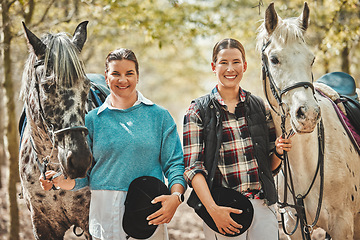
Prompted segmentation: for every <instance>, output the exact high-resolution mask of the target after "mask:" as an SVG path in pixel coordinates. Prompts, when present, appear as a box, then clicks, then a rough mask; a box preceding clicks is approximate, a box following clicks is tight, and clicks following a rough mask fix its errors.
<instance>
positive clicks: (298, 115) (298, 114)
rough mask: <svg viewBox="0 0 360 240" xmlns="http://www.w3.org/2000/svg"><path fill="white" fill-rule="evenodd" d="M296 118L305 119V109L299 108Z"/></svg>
mask: <svg viewBox="0 0 360 240" xmlns="http://www.w3.org/2000/svg"><path fill="white" fill-rule="evenodd" d="M296 118H297V119H305V113H304V107H299V109H298V110H297V111H296Z"/></svg>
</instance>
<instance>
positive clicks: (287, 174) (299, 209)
mask: <svg viewBox="0 0 360 240" xmlns="http://www.w3.org/2000/svg"><path fill="white" fill-rule="evenodd" d="M270 43H271V39H270V40H268V41H267V42H266V43H265V44H264V45H263V47H262V49H261V52H262V62H263V66H262V73H263V84H264V89H265V96H266V100H267V102H268V103H269V105H270V107H271V108H272V110H273V111H274V112H275V113H276V114H277V115H278V116H280V117H281V131H282V137H283V138H288V137H289V136H290V135H292V134H293V133H292V132H291V131H293V130H292V129H291V130H290V133H289V134H287V133H286V126H285V122H286V116H287V113H286V112H285V109H284V106H283V102H282V96H283V95H284V94H285V93H287V92H288V91H290V90H293V89H295V88H299V87H304V88H305V89H307V88H308V87H310V88H311V89H312V92H313V94H314V86H313V84H312V83H310V82H298V83H295V84H293V85H290V86H288V87H285V88H284V89H283V90H281V89H280V88H279V87H278V86H277V85H276V83H275V81H274V79H273V77H272V75H271V73H270V71H269V66H268V58H267V56H266V55H265V49H266V48H267V47H268V46H269V45H270ZM311 76H312V81H313V80H314V77H313V74H312V75H311ZM266 79H269V87H270V90H271V92H272V95H273V97H274V98H275V100H276V101H277V103H278V105H279V109H280V111H276V110H275V108H274V106H273V105H272V104H271V103H270V100H269V96H268V92H267V87H266ZM318 145H319V146H318V148H319V154H318V164H317V168H316V172H315V175H314V178H313V180H312V182H311V184H310V186H309V188H308V190H307V191H306V193H305V194H304V195H301V194H298V195H296V193H295V188H294V183H293V178H292V175H291V168H290V162H289V159H288V155H287V152H286V151H284V159H283V162H284V178H285V181H284V201H283V202H282V203H281V202H278V204H279V205H280V206H279V207H280V210H279V212H280V214H281V221H282V225H283V230H284V232H285V234H287V235H292V234H294V233H295V231H296V229H297V227H298V224H299V222H300V225H301V234H302V238H303V239H306V240H310V239H311V236H310V234H311V232H312V230H313V227H314V226H315V225H316V223H317V222H318V220H319V216H320V210H321V205H322V198H323V191H324V187H323V186H324V148H325V145H324V127H323V123H322V120H320V123H319V124H318ZM319 170H320V194H319V200H318V207H317V210H316V215H315V219H314V221H313V223H312V224H311V225H308V223H307V219H306V212H305V205H304V199H305V198H306V196H307V195H308V194H309V192H310V191H311V189H312V187H313V185H314V183H315V180H316V178H317V175H318V173H319ZM288 180H289V181H290V183H288ZM288 188H289V190H290V193H291V195H292V198H293V201H294V205H291V204H289V203H287V194H288V192H287V190H288ZM285 207H291V208H294V209H295V210H296V213H297V220H296V224H295V227H294V229H293V230H292V231H291V232H290V233H289V232H288V231H287V230H286V227H285V224H284V223H285V222H284V213H285V209H284V208H285Z"/></svg>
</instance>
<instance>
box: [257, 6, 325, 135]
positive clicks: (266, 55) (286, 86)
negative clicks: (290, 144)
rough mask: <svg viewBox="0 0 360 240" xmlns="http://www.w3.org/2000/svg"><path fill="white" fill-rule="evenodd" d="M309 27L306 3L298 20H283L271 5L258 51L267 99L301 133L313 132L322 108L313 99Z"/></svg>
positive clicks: (260, 34)
mask: <svg viewBox="0 0 360 240" xmlns="http://www.w3.org/2000/svg"><path fill="white" fill-rule="evenodd" d="M308 25H309V7H308V5H307V3H306V2H305V5H304V9H303V12H302V14H301V15H300V16H299V17H297V18H289V19H284V20H283V19H281V18H280V17H279V16H278V14H277V13H276V11H275V8H274V3H271V4H270V5H269V7H268V8H267V10H266V13H265V20H264V23H263V24H262V25H261V26H260V27H259V34H258V37H257V39H258V43H257V48H258V49H259V50H260V51H261V53H262V61H263V70H264V72H263V74H264V89H265V93H266V95H267V96H266V97H267V98H268V99H269V102H270V104H271V105H272V106H275V107H274V108H277V109H278V111H279V112H281V113H282V114H285V115H288V114H289V115H290V122H291V125H292V128H293V129H294V130H295V131H296V132H298V133H307V132H312V131H313V130H314V128H315V127H316V124H317V122H318V120H319V118H320V107H319V105H318V104H317V102H316V99H315V98H314V89H313V85H312V82H313V76H312V65H313V63H314V59H315V57H314V54H313V53H312V52H311V51H310V50H309V49H308V47H307V45H306V43H305V39H304V34H305V32H306V30H307V28H308ZM265 76H266V77H265ZM269 92H272V96H269V95H271V94H269Z"/></svg>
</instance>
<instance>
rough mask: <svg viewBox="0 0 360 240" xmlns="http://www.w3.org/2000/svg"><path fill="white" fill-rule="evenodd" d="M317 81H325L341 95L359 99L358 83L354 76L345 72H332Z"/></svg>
mask: <svg viewBox="0 0 360 240" xmlns="http://www.w3.org/2000/svg"><path fill="white" fill-rule="evenodd" d="M316 82H318V83H323V84H325V85H328V86H329V87H331V88H332V89H334V90H335V91H336V92H337V93H339V95H340V96H345V97H346V98H351V99H352V100H354V101H359V98H358V95H357V93H356V84H355V80H354V78H353V77H352V76H350V75H349V74H347V73H344V72H331V73H327V74H325V75H323V76H322V77H320V78H319V79H318V80H317V81H316Z"/></svg>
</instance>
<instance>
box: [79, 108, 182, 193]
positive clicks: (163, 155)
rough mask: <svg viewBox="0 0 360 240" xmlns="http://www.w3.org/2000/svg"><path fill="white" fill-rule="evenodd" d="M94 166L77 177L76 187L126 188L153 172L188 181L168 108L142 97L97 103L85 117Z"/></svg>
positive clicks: (92, 188)
mask: <svg viewBox="0 0 360 240" xmlns="http://www.w3.org/2000/svg"><path fill="white" fill-rule="evenodd" d="M85 125H86V127H87V128H88V129H89V136H88V141H89V146H90V148H91V150H92V154H93V158H94V159H93V161H94V162H93V166H92V168H91V169H90V170H89V172H88V175H87V177H85V178H82V179H76V185H75V188H74V190H77V189H80V188H83V187H85V186H90V189H91V190H117V191H127V190H128V187H129V185H130V183H131V182H132V181H133V180H134V179H135V178H138V177H141V176H153V177H156V178H158V179H160V180H162V181H163V182H164V176H165V177H166V178H167V179H168V186H169V189H171V187H172V185H174V184H175V183H180V184H182V185H183V186H184V188H185V187H186V183H185V180H184V178H183V173H184V162H183V152H182V146H181V143H180V139H179V136H178V133H177V129H176V125H175V122H174V120H173V118H172V117H171V115H170V114H169V112H168V111H167V110H165V109H164V108H162V107H160V106H158V105H156V104H153V105H145V104H143V103H141V104H139V105H135V106H133V107H131V108H129V109H125V110H118V109H116V110H114V109H112V110H110V109H108V108H106V109H105V110H104V111H102V112H100V113H99V114H98V108H97V109H94V110H92V111H90V112H89V113H88V114H87V115H86V117H85Z"/></svg>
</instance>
